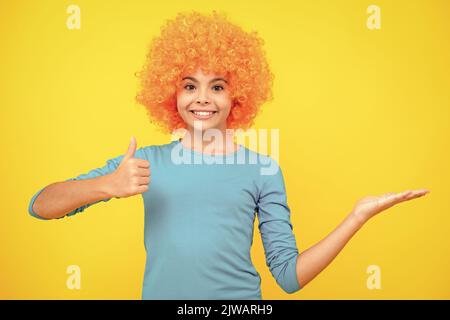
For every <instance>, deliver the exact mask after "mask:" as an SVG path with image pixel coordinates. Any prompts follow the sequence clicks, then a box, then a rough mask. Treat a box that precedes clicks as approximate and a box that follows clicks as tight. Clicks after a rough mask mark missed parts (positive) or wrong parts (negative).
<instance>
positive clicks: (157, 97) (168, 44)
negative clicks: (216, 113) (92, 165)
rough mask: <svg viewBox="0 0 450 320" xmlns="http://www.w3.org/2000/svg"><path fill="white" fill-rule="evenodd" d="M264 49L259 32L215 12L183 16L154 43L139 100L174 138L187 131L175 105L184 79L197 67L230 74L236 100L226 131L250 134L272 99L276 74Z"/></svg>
mask: <svg viewBox="0 0 450 320" xmlns="http://www.w3.org/2000/svg"><path fill="white" fill-rule="evenodd" d="M263 44H264V40H263V39H262V38H260V37H259V36H258V34H257V32H256V31H253V32H250V33H248V32H245V31H243V30H242V29H241V28H240V27H238V26H236V25H234V24H232V23H230V22H229V21H227V19H226V17H225V16H224V15H221V14H218V13H217V12H215V11H214V12H213V13H212V14H211V15H210V16H207V15H202V14H200V13H197V12H193V13H189V14H185V13H179V14H178V15H177V17H176V18H175V19H174V20H168V21H167V22H166V24H165V25H164V26H163V27H162V28H161V35H160V36H158V37H155V38H154V39H153V40H152V42H151V44H150V49H149V52H148V54H147V57H146V62H145V65H144V67H143V69H142V70H141V71H140V72H137V73H136V75H137V76H138V77H139V78H140V82H141V88H140V91H139V93H138V94H137V96H136V101H137V102H138V103H140V104H142V105H144V106H145V107H146V109H147V114H148V115H149V118H150V121H151V122H153V123H155V124H157V125H159V126H160V129H163V131H164V132H165V133H170V132H173V130H176V129H179V128H185V123H184V121H183V119H182V118H181V116H180V115H179V114H178V111H177V106H176V92H177V86H178V85H179V82H180V81H181V79H182V77H183V76H184V75H185V74H189V73H194V72H195V71H196V70H197V69H198V68H201V69H202V70H203V71H204V72H205V73H210V72H214V73H220V74H226V75H228V77H229V82H230V86H229V87H230V96H231V100H232V107H231V111H230V114H229V116H228V118H227V128H232V129H237V128H241V129H244V130H245V129H248V128H249V127H250V126H251V125H252V124H253V120H254V118H255V117H256V115H257V114H258V111H259V109H260V106H261V105H262V104H263V103H265V102H266V101H269V100H271V99H272V83H273V78H274V75H273V74H272V72H271V71H270V69H269V65H268V63H267V60H266V56H265V52H264V50H263V48H262V46H263Z"/></svg>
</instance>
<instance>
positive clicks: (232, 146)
mask: <svg viewBox="0 0 450 320" xmlns="http://www.w3.org/2000/svg"><path fill="white" fill-rule="evenodd" d="M180 142H181V143H182V144H183V146H185V147H186V148H188V149H192V150H195V151H198V152H203V153H216V154H226V153H233V152H235V151H237V150H238V149H239V145H238V144H236V143H234V139H233V130H226V129H216V130H214V131H208V130H204V131H200V130H195V129H188V130H187V131H186V134H185V135H184V137H183V138H181V139H180ZM204 151H205V152H204Z"/></svg>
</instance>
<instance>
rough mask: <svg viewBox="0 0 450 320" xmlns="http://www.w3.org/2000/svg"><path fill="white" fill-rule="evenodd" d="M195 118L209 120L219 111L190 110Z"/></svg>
mask: <svg viewBox="0 0 450 320" xmlns="http://www.w3.org/2000/svg"><path fill="white" fill-rule="evenodd" d="M190 112H191V113H192V115H193V116H194V118H196V119H200V120H207V119H209V118H212V117H213V116H214V115H215V114H216V113H217V111H196V110H190Z"/></svg>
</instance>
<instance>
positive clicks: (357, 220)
mask: <svg viewBox="0 0 450 320" xmlns="http://www.w3.org/2000/svg"><path fill="white" fill-rule="evenodd" d="M347 220H348V221H349V222H350V223H351V224H352V225H354V226H355V227H356V228H358V229H361V228H362V226H363V225H364V224H365V223H366V222H367V219H365V218H363V217H362V216H361V215H359V214H357V213H355V212H354V211H352V212H351V213H350V214H349V215H348V217H347Z"/></svg>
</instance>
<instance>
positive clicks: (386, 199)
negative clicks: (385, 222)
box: [352, 189, 430, 223]
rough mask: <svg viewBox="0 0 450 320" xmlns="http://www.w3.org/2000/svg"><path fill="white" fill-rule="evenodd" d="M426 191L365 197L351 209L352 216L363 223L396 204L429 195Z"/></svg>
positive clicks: (409, 191) (408, 191)
mask: <svg viewBox="0 0 450 320" xmlns="http://www.w3.org/2000/svg"><path fill="white" fill-rule="evenodd" d="M429 192H430V191H429V190H427V189H419V190H407V191H403V192H400V193H395V192H389V193H385V194H383V195H381V196H367V197H364V198H362V199H361V200H359V201H358V202H357V203H356V205H355V207H354V208H353V211H352V214H353V215H354V216H355V217H356V218H357V219H358V220H359V221H360V222H362V223H365V222H366V221H368V220H369V219H370V218H372V217H373V216H375V215H376V214H378V213H380V212H381V211H384V210H386V209H388V208H390V207H392V206H394V205H396V204H398V203H401V202H404V201H408V200H412V199H415V198H418V197H422V196H424V195H426V194H427V193H429Z"/></svg>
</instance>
